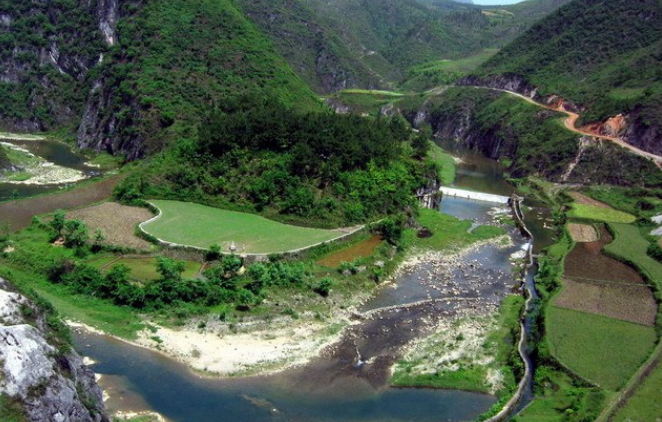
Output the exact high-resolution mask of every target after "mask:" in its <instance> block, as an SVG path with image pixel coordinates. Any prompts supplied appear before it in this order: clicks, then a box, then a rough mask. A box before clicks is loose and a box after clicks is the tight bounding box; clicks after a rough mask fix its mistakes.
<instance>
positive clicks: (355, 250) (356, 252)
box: [317, 236, 383, 268]
mask: <svg viewBox="0 0 662 422" xmlns="http://www.w3.org/2000/svg"><path fill="white" fill-rule="evenodd" d="M382 241H383V239H382V238H381V237H380V236H372V237H370V238H368V239H366V240H363V241H361V242H359V243H357V244H355V245H352V246H350V247H347V248H343V249H340V250H338V251H335V252H332V253H330V254H328V255H327V256H325V257H324V258H322V259H320V260H319V261H317V264H319V265H322V266H324V267H329V268H337V267H339V266H340V264H341V263H343V262H352V261H354V260H355V259H359V258H367V257H369V256H370V255H372V254H373V253H374V252H375V249H376V248H377V246H379V245H380V244H381V243H382Z"/></svg>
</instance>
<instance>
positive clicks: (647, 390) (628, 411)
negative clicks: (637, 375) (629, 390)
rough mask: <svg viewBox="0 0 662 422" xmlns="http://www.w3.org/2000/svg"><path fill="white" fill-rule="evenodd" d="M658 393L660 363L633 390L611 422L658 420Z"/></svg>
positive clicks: (660, 404) (661, 383) (660, 415)
mask: <svg viewBox="0 0 662 422" xmlns="http://www.w3.org/2000/svg"><path fill="white" fill-rule="evenodd" d="M660 391H662V362H658V364H657V366H656V367H655V369H654V370H653V372H651V374H650V375H649V376H648V377H647V378H646V379H645V380H644V382H643V384H641V386H640V387H639V388H637V389H636V390H635V392H634V394H633V395H632V396H631V397H630V398H629V399H628V401H627V403H626V404H625V406H624V407H622V408H621V409H620V410H619V411H618V413H616V415H615V417H614V418H613V419H612V420H613V421H614V422H629V421H658V420H660V418H662V401H660Z"/></svg>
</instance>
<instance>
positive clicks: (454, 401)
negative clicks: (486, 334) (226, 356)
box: [74, 151, 553, 422]
mask: <svg viewBox="0 0 662 422" xmlns="http://www.w3.org/2000/svg"><path fill="white" fill-rule="evenodd" d="M456 153H457V154H458V155H460V156H461V157H462V159H463V163H462V164H460V165H459V166H458V175H457V176H458V177H457V181H456V186H457V187H461V188H467V189H472V190H480V191H483V192H487V193H495V194H500V195H510V193H512V191H513V187H512V186H511V185H509V184H508V183H507V182H506V181H505V180H504V179H503V177H502V173H503V169H502V168H501V166H500V165H499V164H498V163H497V162H495V161H493V160H489V159H486V158H484V157H481V156H479V155H477V154H474V153H471V152H466V151H456ZM527 205H529V206H532V204H527ZM440 212H444V213H448V214H451V215H455V216H458V217H461V218H465V219H470V220H473V221H474V223H475V224H484V223H486V222H488V221H490V220H491V219H492V217H491V215H494V214H495V213H499V212H506V210H505V209H499V206H495V205H494V204H488V203H481V202H476V201H471V200H464V199H459V198H445V199H444V200H443V201H442V203H441V207H440ZM526 214H527V221H526V223H527V225H529V226H530V227H529V228H530V229H531V231H532V232H533V233H534V237H535V238H536V249H540V248H541V247H544V246H545V245H546V244H549V243H550V242H552V241H553V237H552V234H553V233H551V231H550V230H548V229H546V228H545V226H546V223H547V219H548V218H549V215H548V213H547V211H546V210H545V209H544V208H543V207H537V206H535V204H533V206H532V209H531V210H527V213H526ZM508 228H509V235H510V238H511V240H512V245H510V246H497V245H494V244H491V243H488V244H485V245H482V246H478V247H475V248H473V249H471V250H469V251H468V252H467V253H465V254H463V255H459V256H449V257H445V258H443V260H442V261H440V262H436V261H435V262H425V261H421V262H419V263H418V264H416V265H414V266H412V267H411V268H406V269H405V270H403V271H402V272H401V273H400V274H399V275H398V276H397V279H396V282H395V283H393V284H391V285H387V286H385V287H384V288H382V289H380V291H379V292H378V293H377V294H376V295H375V296H374V297H373V298H372V299H371V300H369V301H368V302H367V303H365V304H363V306H362V307H361V308H360V309H359V313H358V314H357V316H356V321H354V323H353V324H352V325H350V326H349V327H348V328H347V329H345V331H344V332H343V335H342V337H341V339H340V340H339V341H338V342H337V343H335V344H333V345H332V346H331V347H328V348H326V349H325V350H324V351H323V352H322V353H321V354H320V356H319V357H317V358H315V359H313V360H312V361H311V362H309V363H307V364H305V365H303V366H301V367H298V368H294V369H290V370H287V371H284V372H282V373H279V374H275V375H270V376H256V377H247V378H229V379H215V378H204V377H200V376H199V375H196V374H194V373H193V372H191V371H190V370H189V369H188V368H186V367H185V366H184V365H183V364H180V363H178V362H176V361H174V360H172V359H170V358H167V357H165V356H163V355H161V354H158V353H155V352H152V351H150V350H146V349H142V348H139V347H135V346H132V345H129V344H126V343H124V342H121V341H118V340H115V339H112V338H109V337H107V336H103V335H98V334H94V333H90V332H87V331H81V330H75V331H74V340H75V342H76V344H77V348H78V349H79V351H80V352H81V354H82V355H84V356H87V357H89V358H91V359H93V360H94V361H95V362H96V363H95V364H94V365H93V366H92V368H93V370H94V371H95V372H97V373H99V374H102V378H101V380H100V385H101V386H102V388H104V390H105V391H106V392H107V393H108V395H109V396H110V399H109V401H108V402H107V406H108V408H109V409H110V410H111V411H118V410H125V411H126V410H131V411H141V410H143V411H147V410H152V411H156V412H158V413H160V414H162V415H163V416H164V417H166V418H167V419H168V420H171V421H189V420H190V421H202V422H204V421H219V420H227V421H357V422H359V421H361V422H368V421H393V422H396V421H417V422H419V421H420V422H425V421H431V422H432V421H435V422H436V421H465V420H472V419H475V418H476V417H477V416H478V415H480V414H481V413H483V412H484V411H486V410H487V409H489V408H490V407H491V406H492V405H493V404H494V403H495V401H496V398H495V397H494V396H491V395H486V394H478V393H470V392H464V391H455V390H434V389H415V388H391V387H389V386H388V381H389V379H390V376H391V367H392V366H393V364H394V363H396V362H397V361H398V360H399V359H401V358H402V353H403V352H402V348H403V346H405V345H407V344H409V343H410V342H411V341H412V340H414V339H417V338H422V337H425V336H426V335H429V334H431V333H432V332H433V331H434V328H435V326H436V325H437V324H438V323H439V322H440V321H442V320H444V319H447V318H452V317H454V316H456V315H464V314H466V312H470V313H472V314H475V315H478V314H481V313H489V312H495V311H496V309H497V308H498V305H499V303H500V301H501V299H502V298H503V297H504V296H505V295H507V294H509V293H511V292H513V291H516V290H517V289H518V287H519V282H518V280H517V277H516V275H513V271H512V263H511V257H512V256H513V254H521V252H522V251H523V250H525V249H526V247H527V245H528V240H527V239H525V238H524V237H523V236H522V235H521V234H520V233H519V230H517V229H516V228H514V227H512V228H510V227H509V226H508ZM539 242H540V244H538V243H539ZM534 275H535V268H531V269H530V270H529V271H528V276H527V281H526V282H527V283H528V284H529V287H531V283H533V276H534ZM527 394H529V395H530V389H528V393H527ZM529 398H530V397H529ZM526 399H527V397H525V401H524V402H526Z"/></svg>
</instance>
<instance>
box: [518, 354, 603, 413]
mask: <svg viewBox="0 0 662 422" xmlns="http://www.w3.org/2000/svg"><path fill="white" fill-rule="evenodd" d="M534 393H535V395H536V397H535V399H534V400H533V402H531V404H529V405H528V406H527V407H526V408H524V409H523V410H522V411H521V412H520V413H518V414H517V415H516V416H515V417H514V418H513V421H515V422H562V421H577V422H579V421H592V420H595V418H596V417H597V416H598V414H599V413H600V410H601V408H602V406H603V404H604V401H605V394H604V392H602V391H600V390H599V389H598V388H594V387H593V388H591V387H588V386H586V385H583V384H582V383H581V382H578V381H577V379H575V378H573V377H571V376H570V375H568V374H566V373H565V372H562V371H559V370H556V369H554V368H552V367H548V366H539V367H538V368H536V376H535V388H534Z"/></svg>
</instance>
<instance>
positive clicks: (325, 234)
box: [144, 200, 343, 253]
mask: <svg viewBox="0 0 662 422" xmlns="http://www.w3.org/2000/svg"><path fill="white" fill-rule="evenodd" d="M151 202H152V203H153V204H154V205H156V206H157V207H158V208H159V209H161V212H162V213H163V214H162V216H161V218H159V219H157V220H155V221H153V222H151V223H149V224H147V225H145V226H144V229H145V231H147V232H148V233H149V234H151V235H153V236H156V237H158V238H160V239H162V240H165V241H168V242H173V243H177V244H183V245H190V246H197V247H199V248H208V247H209V246H211V245H214V244H219V245H221V246H222V248H223V250H224V251H228V248H229V246H230V244H231V243H232V242H235V243H236V246H237V251H238V252H239V253H242V252H247V253H277V252H285V251H288V250H293V249H299V248H305V247H307V246H311V245H314V244H316V243H320V242H324V241H328V240H331V239H334V238H337V237H339V236H341V235H342V234H343V233H342V232H340V231H335V230H322V229H312V228H305V227H297V226H291V225H287V224H283V223H279V222H276V221H272V220H267V219H266V218H263V217H260V216H257V215H253V214H246V213H240V212H235V211H227V210H222V209H218V208H212V207H208V206H205V205H199V204H193V203H188V202H179V201H162V200H159V201H151Z"/></svg>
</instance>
